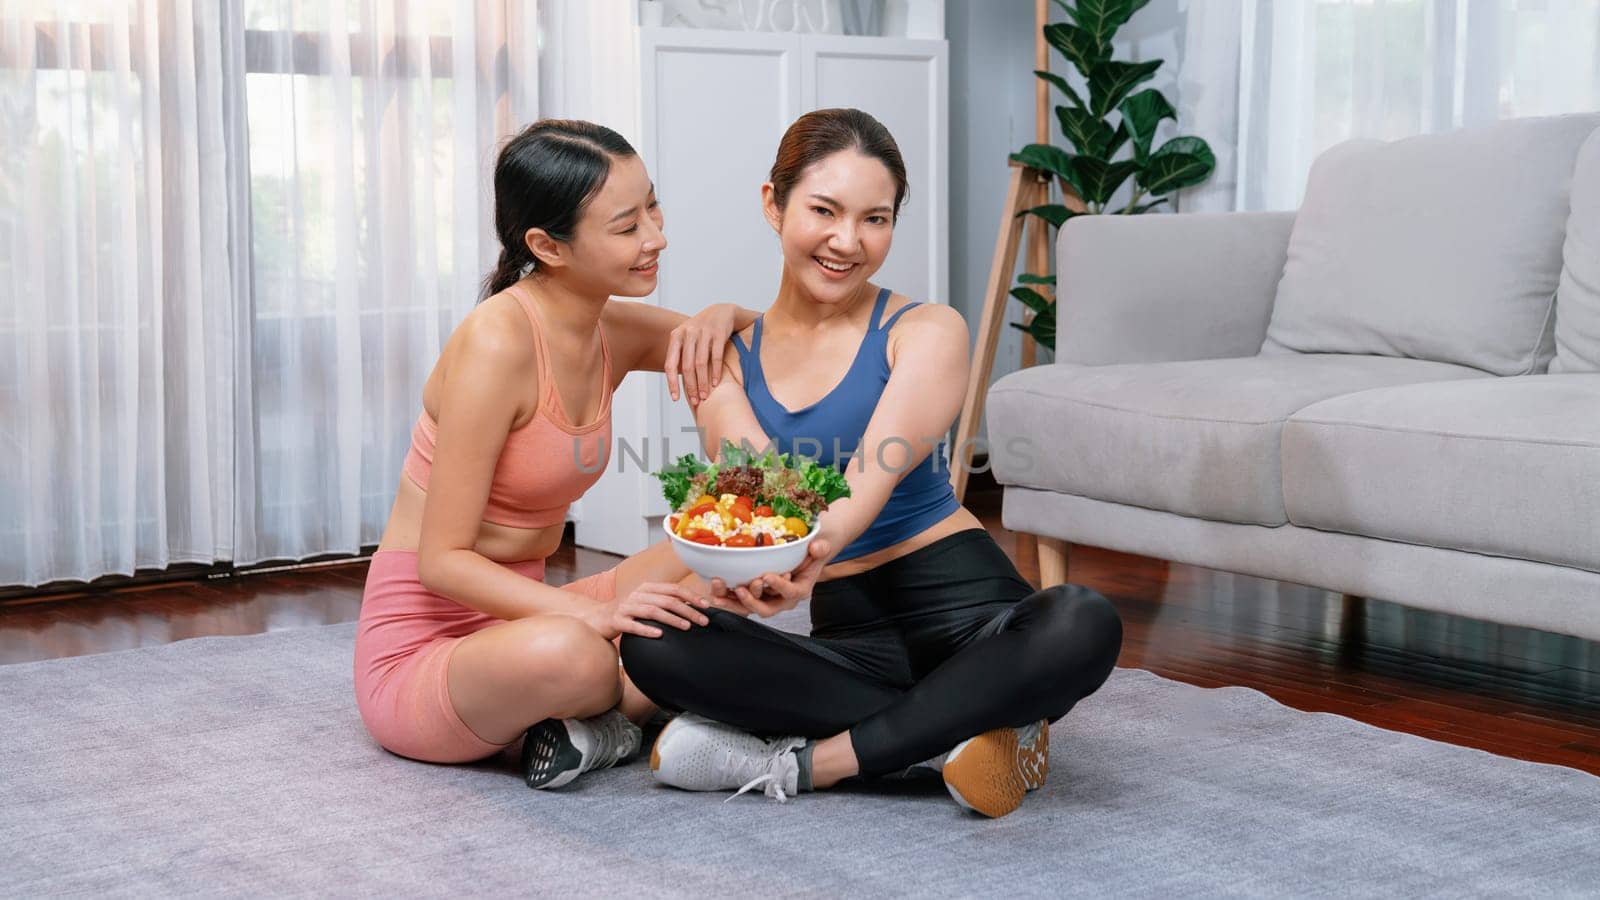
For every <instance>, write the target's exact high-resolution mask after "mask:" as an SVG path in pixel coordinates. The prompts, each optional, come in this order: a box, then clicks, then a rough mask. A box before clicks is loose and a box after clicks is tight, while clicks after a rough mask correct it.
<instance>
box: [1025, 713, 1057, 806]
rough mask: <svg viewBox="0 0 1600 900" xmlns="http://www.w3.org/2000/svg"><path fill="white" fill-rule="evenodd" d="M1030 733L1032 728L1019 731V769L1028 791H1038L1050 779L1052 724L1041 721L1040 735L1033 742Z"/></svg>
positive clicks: (1034, 737)
mask: <svg viewBox="0 0 1600 900" xmlns="http://www.w3.org/2000/svg"><path fill="white" fill-rule="evenodd" d="M1030 731H1032V729H1030V728H1023V729H1019V730H1018V736H1017V767H1018V768H1020V769H1022V781H1023V783H1024V784H1026V785H1027V786H1028V790H1030V791H1037V790H1038V789H1039V788H1042V787H1044V780H1045V779H1046V778H1049V777H1050V723H1049V722H1048V721H1046V720H1044V719H1040V720H1039V733H1038V735H1037V736H1033V739H1032V740H1029V737H1030V735H1029V734H1028V732H1030Z"/></svg>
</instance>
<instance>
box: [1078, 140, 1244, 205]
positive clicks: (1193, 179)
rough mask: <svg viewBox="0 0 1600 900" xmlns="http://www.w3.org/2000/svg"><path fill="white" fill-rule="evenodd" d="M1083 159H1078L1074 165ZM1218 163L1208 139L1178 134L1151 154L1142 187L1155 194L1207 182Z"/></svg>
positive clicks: (1141, 179)
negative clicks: (1206, 140)
mask: <svg viewBox="0 0 1600 900" xmlns="http://www.w3.org/2000/svg"><path fill="white" fill-rule="evenodd" d="M1081 162H1082V160H1077V161H1075V163H1074V166H1075V167H1076V165H1077V164H1078V163H1081ZM1216 166H1217V158H1216V157H1215V156H1213V155H1212V153H1211V147H1210V146H1209V145H1208V144H1206V142H1205V141H1203V140H1201V139H1199V138H1197V137H1175V138H1173V139H1172V140H1170V141H1167V142H1166V143H1165V144H1162V145H1161V149H1159V150H1157V151H1156V152H1154V153H1152V154H1150V159H1149V160H1148V161H1147V162H1146V165H1145V170H1144V171H1143V172H1141V173H1139V186H1140V187H1142V188H1144V189H1145V191H1146V192H1148V193H1151V194H1166V193H1170V192H1172V191H1176V190H1179V189H1181V188H1186V187H1192V186H1194V185H1197V184H1199V183H1200V182H1202V181H1205V180H1206V179H1207V178H1208V177H1210V176H1211V170H1212V169H1214V168H1216Z"/></svg>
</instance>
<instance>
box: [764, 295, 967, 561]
mask: <svg viewBox="0 0 1600 900" xmlns="http://www.w3.org/2000/svg"><path fill="white" fill-rule="evenodd" d="M888 303H889V289H888V288H884V289H883V290H881V291H879V292H878V298H877V301H876V302H875V303H874V304H873V306H872V319H871V321H870V322H869V323H868V325H867V334H866V336H865V337H864V338H862V340H861V347H860V349H859V350H857V351H856V358H855V360H854V361H853V362H851V364H850V368H849V369H848V370H847V371H846V372H845V375H844V380H842V381H840V382H839V384H838V385H837V386H835V387H834V389H833V390H831V391H829V392H828V394H827V396H825V397H823V398H822V399H821V400H818V401H817V402H815V403H813V404H811V405H810V406H807V407H805V408H803V409H797V410H793V411H790V410H789V409H786V408H785V407H784V406H783V405H782V404H780V403H779V402H778V401H777V400H776V399H774V398H773V396H772V392H771V391H770V390H768V389H767V379H766V376H765V375H764V374H763V373H762V371H761V319H760V318H757V319H756V324H755V332H754V333H753V334H752V335H751V336H750V346H749V347H748V348H746V347H745V345H744V341H743V340H742V339H741V338H740V337H739V336H738V335H734V338H733V345H734V347H735V348H737V349H738V351H739V365H740V369H741V370H742V371H743V373H744V392H745V396H746V397H748V398H749V400H750V408H751V409H752V410H754V411H755V414H756V421H758V422H760V423H761V428H762V430H763V431H765V432H766V433H767V435H768V436H770V437H771V438H772V440H773V443H774V444H775V445H776V446H777V448H778V452H780V453H793V454H795V455H797V456H805V457H809V458H812V459H815V460H817V461H818V462H820V463H823V464H825V465H832V466H834V467H836V468H838V469H839V470H840V471H845V469H846V467H847V466H848V465H849V463H850V460H851V459H852V458H853V456H854V454H855V453H856V451H857V450H858V449H859V444H860V443H861V437H862V435H863V434H865V433H866V431H867V423H868V422H869V421H870V420H871V419H872V413H873V412H874V411H875V410H876V409H877V408H878V400H879V399H880V398H881V397H882V396H883V389H884V387H885V386H886V385H888V383H889V356H888V349H889V329H890V328H891V327H892V326H893V325H894V323H895V320H897V319H899V318H900V317H901V316H902V315H904V314H905V312H906V310H908V309H910V308H912V307H913V306H917V305H919V304H916V303H909V304H907V305H906V306H905V307H904V308H902V309H900V310H898V311H897V312H895V314H894V315H892V316H890V317H889V320H888V321H887V322H883V323H882V324H879V320H881V319H882V318H883V310H884V307H886V306H887V305H888ZM920 437H921V436H920V435H905V436H903V438H904V440H905V441H906V443H907V444H908V445H910V446H913V447H916V446H917V440H918V438H920ZM891 440H893V439H891ZM919 449H920V448H919ZM873 452H876V451H873ZM943 459H944V443H943V442H940V444H939V445H938V446H937V447H935V448H934V449H933V452H931V453H929V454H928V456H927V457H926V458H924V459H923V460H922V462H920V463H918V464H917V467H916V468H914V469H912V470H911V471H909V472H907V473H906V474H905V477H904V478H902V479H900V483H899V484H898V485H896V486H895V489H894V492H893V493H892V494H890V495H889V502H887V503H885V504H884V506H883V509H882V510H881V511H880V512H879V513H878V517H877V518H876V519H874V520H873V521H872V525H871V526H869V527H868V528H867V530H866V531H865V532H862V534H861V536H860V537H858V538H856V539H855V540H854V541H852V542H851V543H850V545H849V546H847V547H845V548H844V550H842V551H841V552H840V553H839V555H838V556H836V557H834V561H835V562H842V561H844V560H847V559H853V558H855V557H857V556H864V555H866V554H868V553H872V552H873V551H876V550H882V549H883V548H884V547H888V546H891V545H893V544H898V543H900V542H901V541H903V540H906V539H907V538H911V537H914V536H916V535H918V534H920V533H922V532H923V531H925V530H927V529H928V528H930V527H932V526H933V525H935V524H937V523H938V522H940V521H942V520H943V519H944V518H945V517H946V516H949V515H950V514H951V513H953V512H955V511H956V510H957V509H959V508H960V506H961V505H960V504H959V503H957V502H956V495H955V491H954V490H952V489H951V487H950V477H949V475H948V474H947V473H945V472H944V471H943V469H942V461H943Z"/></svg>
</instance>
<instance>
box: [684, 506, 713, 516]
mask: <svg viewBox="0 0 1600 900" xmlns="http://www.w3.org/2000/svg"><path fill="white" fill-rule="evenodd" d="M716 511H717V505H716V504H715V503H696V504H695V505H694V506H693V507H691V508H690V509H689V511H688V512H686V513H684V515H686V516H688V517H689V518H690V519H698V518H700V516H701V514H702V513H708V512H716Z"/></svg>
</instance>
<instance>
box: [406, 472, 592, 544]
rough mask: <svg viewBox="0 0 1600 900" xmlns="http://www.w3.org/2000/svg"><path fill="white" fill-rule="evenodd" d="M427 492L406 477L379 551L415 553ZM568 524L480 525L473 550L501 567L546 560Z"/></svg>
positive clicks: (484, 523) (483, 523)
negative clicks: (526, 525) (545, 525)
mask: <svg viewBox="0 0 1600 900" xmlns="http://www.w3.org/2000/svg"><path fill="white" fill-rule="evenodd" d="M427 497H428V495H427V492H425V491H423V489H422V488H420V487H418V486H417V483H416V482H415V481H412V480H411V479H410V478H409V477H407V476H406V475H404V474H401V476H400V487H399V489H398V490H396V491H395V497H394V506H393V507H391V508H390V510H389V524H388V525H386V526H384V529H383V540H381V541H380V542H379V543H378V549H379V550H411V551H415V550H416V549H417V546H418V544H419V543H420V538H421V536H422V508H423V506H424V504H425V502H426V501H427ZM565 528H566V523H564V522H563V523H560V524H557V525H550V526H548V527H545V528H513V527H511V526H509V525H497V524H495V523H494V522H479V523H478V538H477V541H476V542H475V543H474V544H473V545H472V549H473V550H474V551H475V552H477V553H478V554H479V555H481V556H484V557H487V558H489V559H492V560H494V561H495V562H501V563H514V562H523V561H524V560H530V559H544V558H545V557H547V556H549V555H550V554H552V553H554V552H556V549H557V548H558V547H560V546H561V536H562V533H563V532H564V531H565Z"/></svg>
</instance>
